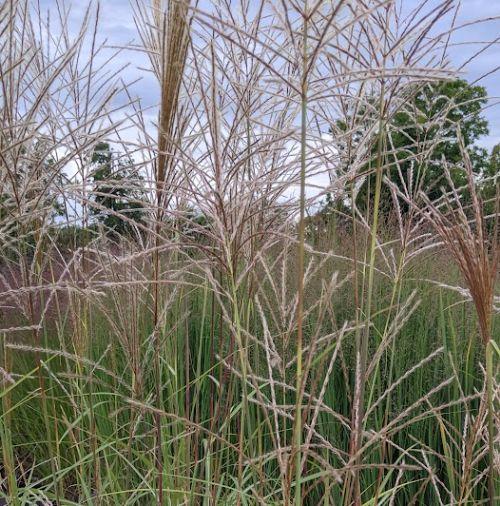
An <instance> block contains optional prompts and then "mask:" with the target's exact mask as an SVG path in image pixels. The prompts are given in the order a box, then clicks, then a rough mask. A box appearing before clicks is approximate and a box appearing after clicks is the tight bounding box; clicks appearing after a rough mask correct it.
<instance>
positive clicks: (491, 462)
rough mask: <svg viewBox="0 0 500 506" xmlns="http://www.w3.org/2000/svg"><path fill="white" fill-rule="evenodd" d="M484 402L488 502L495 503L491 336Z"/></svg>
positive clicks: (487, 345) (488, 344) (487, 354)
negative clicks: (486, 416) (485, 411)
mask: <svg viewBox="0 0 500 506" xmlns="http://www.w3.org/2000/svg"><path fill="white" fill-rule="evenodd" d="M486 402H487V403H488V443H489V448H488V460H489V462H488V464H489V470H488V504H489V505H490V506H493V505H494V504H495V460H494V459H495V426H494V423H493V418H494V415H495V411H494V410H495V406H494V402H493V345H492V342H491V338H490V339H488V342H487V344H486Z"/></svg>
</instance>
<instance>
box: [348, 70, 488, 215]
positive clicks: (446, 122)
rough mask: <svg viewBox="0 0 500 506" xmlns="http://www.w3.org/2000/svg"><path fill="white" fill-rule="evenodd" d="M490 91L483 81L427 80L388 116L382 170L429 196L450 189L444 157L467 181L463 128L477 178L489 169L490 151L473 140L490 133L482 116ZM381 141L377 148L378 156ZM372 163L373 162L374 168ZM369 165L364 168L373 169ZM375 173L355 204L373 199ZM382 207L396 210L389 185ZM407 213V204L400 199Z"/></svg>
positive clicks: (460, 180)
mask: <svg viewBox="0 0 500 506" xmlns="http://www.w3.org/2000/svg"><path fill="white" fill-rule="evenodd" d="M486 101H487V94H486V90H485V88H483V87H482V86H472V85H469V84H468V83H467V81H464V80H462V79H457V80H454V81H443V82H438V83H432V84H426V85H425V86H423V87H422V88H420V89H419V90H418V91H417V93H415V95H414V96H413V98H412V99H411V100H409V101H408V103H407V104H405V106H404V107H403V108H401V109H400V110H399V111H398V112H396V113H395V114H394V115H393V117H392V118H390V120H389V121H388V123H387V125H386V128H387V130H386V131H387V134H386V138H385V143H384V144H385V146H386V148H385V151H386V155H385V165H386V166H387V167H388V168H387V169H386V170H385V171H384V176H386V177H387V178H388V179H389V180H390V181H391V182H392V183H394V184H395V185H396V186H397V187H399V188H400V189H403V188H404V187H405V186H406V187H407V188H408V187H412V188H413V189H417V188H420V189H422V190H423V191H425V192H426V194H427V195H428V196H429V198H431V199H436V198H438V197H439V196H440V195H441V194H442V189H443V187H444V189H445V190H446V189H447V188H448V186H449V185H448V183H447V180H446V177H445V172H444V170H443V159H444V160H446V162H448V165H449V167H450V168H451V177H452V179H453V182H454V184H455V186H457V187H461V186H463V185H465V184H466V176H465V173H464V171H462V170H460V169H459V166H460V164H461V158H462V156H461V152H460V146H459V140H458V135H459V130H460V135H461V136H462V138H463V142H464V145H465V148H466V149H467V150H468V152H469V154H470V157H471V161H472V163H473V167H474V172H475V173H476V175H477V176H478V177H481V176H483V175H484V174H485V172H486V171H487V169H488V154H487V151H486V150H485V149H483V148H480V147H478V146H477V145H475V142H476V141H477V140H478V139H479V138H480V137H481V136H483V135H486V134H487V133H488V123H487V121H486V119H485V118H484V117H483V116H482V109H483V106H484V105H485V104H486ZM376 152H377V146H374V147H373V159H376ZM373 165H374V163H372V167H371V168H372V169H373ZM369 169H370V167H363V171H369ZM374 186H375V185H374V178H373V177H368V178H367V179H366V181H365V182H364V183H363V185H362V186H361V188H360V190H359V192H358V195H357V200H356V203H357V205H358V206H359V207H360V208H361V209H364V208H365V207H366V205H367V202H368V201H372V202H373V191H374ZM382 192H383V193H382V197H381V210H382V212H388V211H390V210H391V209H392V206H393V201H392V197H391V192H390V189H389V187H387V186H385V185H384V187H383V189H382ZM401 208H402V210H403V212H405V211H406V210H407V209H408V207H407V206H405V205H404V203H402V205H401Z"/></svg>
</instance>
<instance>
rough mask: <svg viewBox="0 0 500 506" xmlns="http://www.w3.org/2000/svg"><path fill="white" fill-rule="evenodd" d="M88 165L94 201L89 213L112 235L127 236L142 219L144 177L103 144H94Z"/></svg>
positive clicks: (129, 162)
mask: <svg viewBox="0 0 500 506" xmlns="http://www.w3.org/2000/svg"><path fill="white" fill-rule="evenodd" d="M91 162H92V164H93V165H94V170H93V172H92V179H93V184H94V186H93V195H94V196H93V200H94V202H95V205H94V206H92V207H91V214H93V215H94V216H95V218H96V219H97V220H98V221H99V222H100V223H102V225H103V226H104V227H105V228H106V230H107V231H108V233H110V234H111V235H130V234H131V233H133V231H134V228H135V227H134V224H139V223H141V222H143V220H144V205H143V203H142V201H143V199H144V196H145V190H144V187H143V184H142V181H143V177H142V176H141V174H140V173H139V171H138V169H137V168H136V167H135V166H134V162H133V160H132V159H131V158H122V157H120V156H117V154H116V153H114V152H113V151H112V150H111V148H110V145H109V144H108V143H106V142H101V143H99V144H97V146H96V147H95V149H94V152H93V154H92V159H91Z"/></svg>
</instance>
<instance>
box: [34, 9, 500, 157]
mask: <svg viewBox="0 0 500 506" xmlns="http://www.w3.org/2000/svg"><path fill="white" fill-rule="evenodd" d="M146 1H147V0H146ZM250 1H252V0H250ZM422 1H423V0H403V3H404V5H405V10H406V9H408V10H410V9H411V8H413V7H415V6H416V5H417V4H418V3H421V2H422ZM428 1H429V6H431V5H432V4H434V5H437V3H438V0H428ZM68 3H69V4H71V6H72V14H71V21H72V23H71V25H72V26H74V27H75V29H76V27H77V26H78V24H79V22H81V20H82V17H83V14H84V12H85V9H86V5H87V2H85V1H82V0H75V1H73V2H68ZM94 3H95V2H94ZM202 3H203V4H204V7H205V8H206V6H207V5H209V3H210V2H209V0H202ZM55 5H56V0H41V6H42V8H43V9H46V8H54V7H55ZM495 17H496V18H497V19H490V20H489V21H487V22H483V23H480V24H476V25H473V26H470V27H467V28H464V29H462V30H460V32H459V33H458V34H457V35H455V36H454V40H453V41H452V42H454V43H455V44H456V45H454V46H452V47H451V49H450V56H451V61H452V63H453V66H454V67H455V68H459V67H460V66H461V65H462V64H463V63H464V62H465V61H467V59H468V58H469V57H470V56H471V55H472V54H473V53H474V52H475V51H477V50H478V49H479V48H480V47H481V46H480V45H479V44H478V43H481V42H486V41H493V40H495V39H496V38H498V37H499V36H500V19H499V17H500V0H462V2H461V9H460V12H459V16H458V19H457V25H460V24H462V23H467V22H470V21H473V20H477V19H486V18H495ZM100 28H101V30H100V33H101V36H102V37H105V38H107V40H108V43H109V44H111V45H117V46H122V45H128V44H129V43H130V42H135V43H137V42H138V34H137V32H136V28H135V25H134V21H133V16H132V9H131V7H130V4H129V0H102V1H101V16H100ZM464 42H467V44H464ZM471 43H472V44H471ZM144 63H145V60H144V57H143V56H141V55H139V54H138V53H137V52H133V51H124V52H123V53H122V54H121V55H120V56H119V58H118V59H117V60H116V61H115V62H114V65H116V67H117V69H118V68H119V67H120V66H122V65H124V64H129V67H128V68H127V69H126V70H125V71H124V77H125V80H127V81H132V80H135V79H137V78H140V83H137V84H135V86H134V87H133V93H135V94H137V95H138V96H140V98H141V100H142V102H143V105H154V104H155V103H156V101H157V97H158V90H157V84H156V83H155V80H154V79H153V77H152V76H151V75H150V74H148V73H147V72H145V71H143V70H141V68H140V67H141V66H143V65H144ZM499 65H500V41H497V42H496V43H495V44H493V45H492V46H491V47H489V48H488V49H487V50H486V51H484V52H483V53H482V54H481V55H480V56H479V57H477V58H475V59H474V60H473V61H472V62H471V63H470V64H469V65H468V66H467V68H466V72H465V73H464V74H463V77H464V78H465V79H467V80H469V81H475V80H477V79H479V78H480V77H481V76H482V75H483V74H485V73H487V72H489V71H491V70H493V69H494V68H495V67H497V66H499ZM499 78H500V72H499V71H498V70H497V71H496V72H493V73H492V74H490V75H488V76H487V77H485V78H483V79H481V80H480V81H479V82H478V84H481V85H483V86H485V87H486V89H487V90H488V94H489V96H490V98H491V100H490V104H491V105H490V107H489V108H488V109H487V110H486V111H485V115H486V117H487V118H488V120H489V126H490V134H489V136H488V137H486V138H484V139H482V141H481V144H482V145H484V146H485V147H487V148H488V149H490V148H491V147H492V146H493V145H495V144H496V143H498V142H500V106H498V105H495V104H496V102H498V99H499V97H500V82H499Z"/></svg>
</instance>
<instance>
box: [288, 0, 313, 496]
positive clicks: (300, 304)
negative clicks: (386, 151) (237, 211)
mask: <svg viewBox="0 0 500 506" xmlns="http://www.w3.org/2000/svg"><path fill="white" fill-rule="evenodd" d="M303 16H304V24H303V32H302V85H301V97H300V99H301V126H300V221H299V246H298V264H299V265H298V278H299V279H298V287H297V298H298V300H297V372H296V405H295V420H294V431H293V445H292V447H293V449H294V451H293V452H292V456H293V457H294V458H295V501H294V502H295V504H296V505H297V506H300V505H301V504H302V494H301V487H300V477H301V474H302V465H301V451H300V446H301V444H302V442H301V440H302V412H301V404H302V395H301V392H302V381H303V370H302V342H303V319H304V263H305V262H304V243H305V221H304V219H305V200H306V154H307V152H306V134H307V64H308V59H307V38H308V21H309V18H308V5H307V0H305V4H304V14H303Z"/></svg>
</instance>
